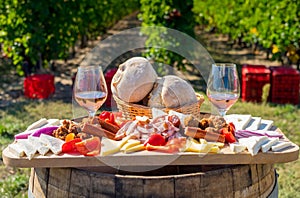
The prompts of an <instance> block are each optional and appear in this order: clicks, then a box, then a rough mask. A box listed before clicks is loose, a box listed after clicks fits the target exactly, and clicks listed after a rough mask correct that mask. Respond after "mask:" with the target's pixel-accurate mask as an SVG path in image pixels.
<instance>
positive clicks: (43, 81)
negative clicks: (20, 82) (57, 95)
mask: <svg viewBox="0 0 300 198" xmlns="http://www.w3.org/2000/svg"><path fill="white" fill-rule="evenodd" d="M54 92H55V85H54V76H53V75H51V74H35V75H32V76H28V77H26V78H25V80H24V95H25V96H26V97H28V98H38V99H45V98H48V97H49V96H50V95H51V94H53V93H54Z"/></svg>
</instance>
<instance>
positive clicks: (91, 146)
mask: <svg viewBox="0 0 300 198" xmlns="http://www.w3.org/2000/svg"><path fill="white" fill-rule="evenodd" d="M75 147H76V149H77V151H78V152H79V153H81V154H82V155H86V156H95V155H97V154H99V153H100V148H101V141H100V138H99V137H92V138H89V139H86V140H83V141H81V142H78V143H76V144H75Z"/></svg>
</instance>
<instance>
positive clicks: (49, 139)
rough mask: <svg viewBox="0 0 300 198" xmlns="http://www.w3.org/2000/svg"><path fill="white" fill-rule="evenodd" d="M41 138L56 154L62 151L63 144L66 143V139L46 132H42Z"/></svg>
mask: <svg viewBox="0 0 300 198" xmlns="http://www.w3.org/2000/svg"><path fill="white" fill-rule="evenodd" d="M40 140H41V142H43V143H44V144H46V145H47V146H48V147H49V149H50V150H51V152H52V153H54V154H56V155H57V154H59V153H61V151H62V145H63V144H64V143H65V141H63V140H61V139H58V138H55V137H53V136H50V135H45V134H41V136H40Z"/></svg>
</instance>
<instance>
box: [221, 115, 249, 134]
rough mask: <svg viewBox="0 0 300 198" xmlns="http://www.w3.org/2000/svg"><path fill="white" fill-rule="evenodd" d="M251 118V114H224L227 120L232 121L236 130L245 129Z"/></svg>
mask: <svg viewBox="0 0 300 198" xmlns="http://www.w3.org/2000/svg"><path fill="white" fill-rule="evenodd" d="M251 118H252V117H251V115H243V114H229V115H225V116H224V119H225V120H226V122H227V123H228V122H232V123H233V124H234V126H235V128H236V130H242V129H245V128H246V126H247V125H248V123H249V122H250V120H251Z"/></svg>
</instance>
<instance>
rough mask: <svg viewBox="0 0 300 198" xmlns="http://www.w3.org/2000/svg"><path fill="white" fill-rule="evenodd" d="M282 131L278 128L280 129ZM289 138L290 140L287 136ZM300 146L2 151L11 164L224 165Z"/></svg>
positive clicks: (287, 156)
mask: <svg viewBox="0 0 300 198" xmlns="http://www.w3.org/2000/svg"><path fill="white" fill-rule="evenodd" d="M277 130H279V129H277ZM284 138H285V140H286V141H289V140H288V139H287V138H286V137H284ZM298 156H299V147H298V146H297V145H296V144H294V143H292V146H290V147H289V148H287V149H285V150H283V151H281V152H272V151H268V152H266V153H262V152H259V153H258V154H257V155H255V156H252V155H251V154H250V153H249V152H247V151H244V152H241V153H234V152H232V151H231V150H230V149H229V146H228V145H225V146H224V148H222V149H221V151H220V152H219V153H200V154H199V153H193V152H180V153H173V154H167V153H161V152H155V151H139V152H135V153H130V154H123V153H116V154H112V155H109V156H94V157H90V156H83V155H73V154H72V155H71V154H65V153H64V154H58V155H55V154H52V153H48V154H47V155H45V156H40V155H37V156H35V157H34V158H33V159H31V160H28V158H27V157H17V156H14V155H13V154H12V153H11V152H10V151H9V150H8V148H6V149H4V151H3V153H2V157H3V162H4V164H5V165H7V166H12V167H21V168H25V167H104V166H110V167H122V166H135V167H141V166H167V165H222V164H274V163H287V162H291V161H294V160H297V159H298Z"/></svg>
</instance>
